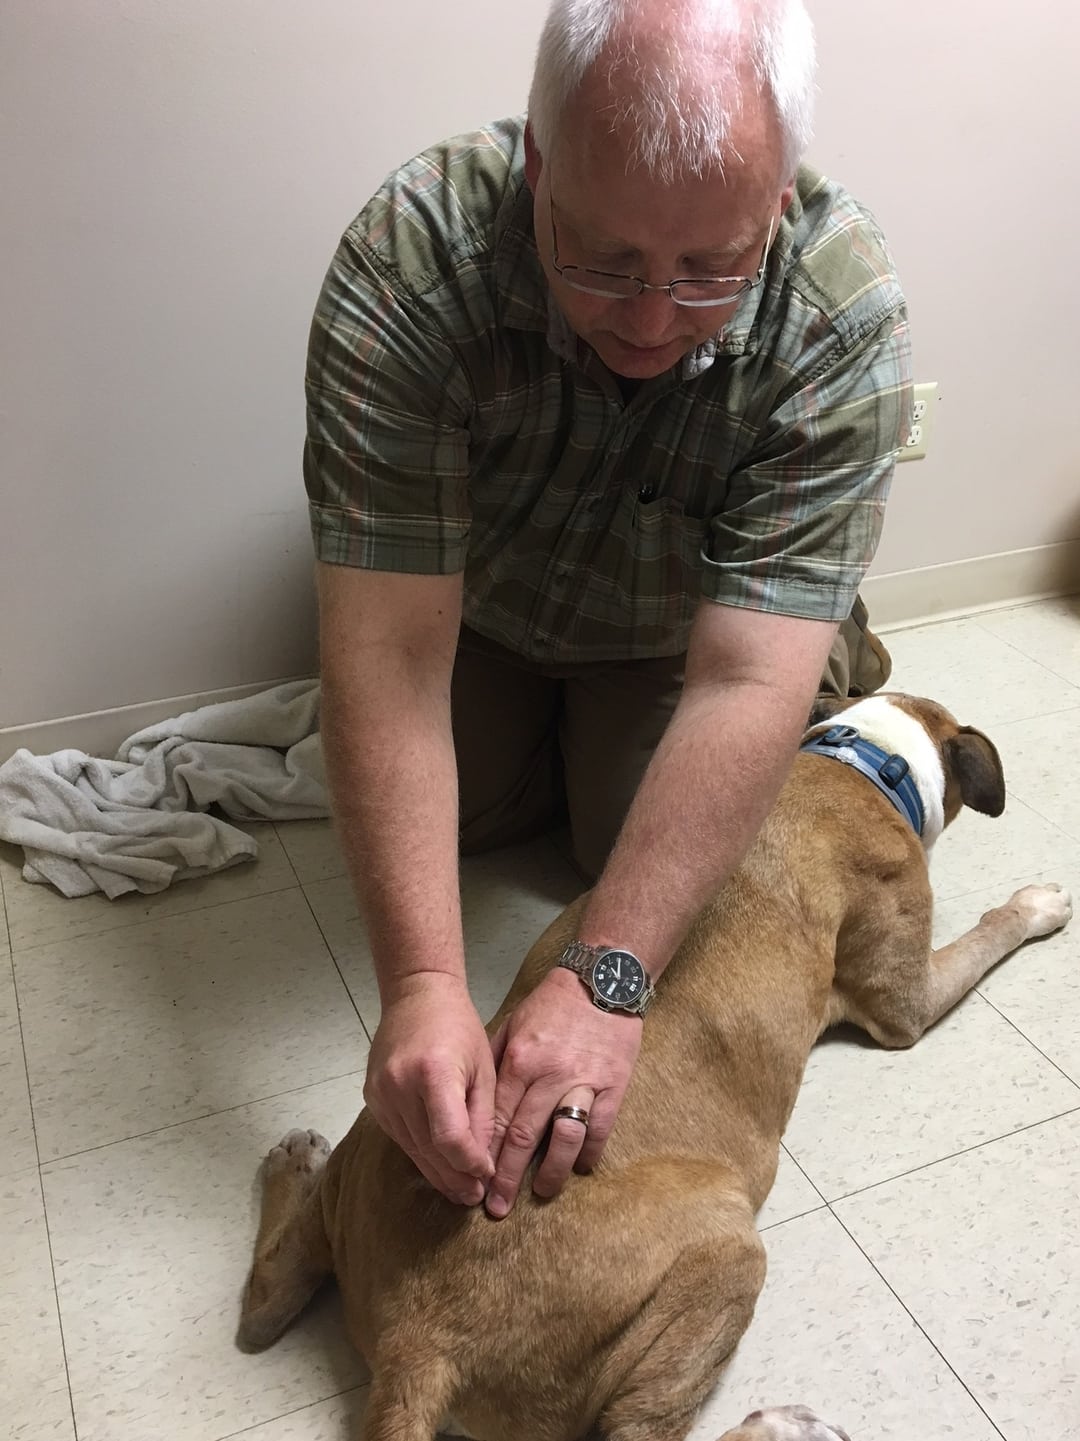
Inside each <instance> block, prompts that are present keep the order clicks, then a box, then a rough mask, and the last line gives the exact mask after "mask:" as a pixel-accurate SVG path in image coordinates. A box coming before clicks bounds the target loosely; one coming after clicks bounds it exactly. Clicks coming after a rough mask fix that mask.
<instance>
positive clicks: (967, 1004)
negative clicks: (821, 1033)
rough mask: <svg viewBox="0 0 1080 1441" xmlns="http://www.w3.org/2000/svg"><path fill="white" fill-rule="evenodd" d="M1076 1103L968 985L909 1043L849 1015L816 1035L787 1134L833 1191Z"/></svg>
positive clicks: (1076, 1090) (1079, 1092)
mask: <svg viewBox="0 0 1080 1441" xmlns="http://www.w3.org/2000/svg"><path fill="white" fill-rule="evenodd" d="M1020 963H1021V958H1020V957H1019V956H1018V957H1016V958H1015V959H1014V961H1013V962H1012V964H1013V965H1018V964H1020ZM944 1097H948V1103H947V1104H945V1103H944V1102H943V1098H944ZM1074 1106H1075V1107H1080V1087H1078V1086H1076V1085H1074V1084H1073V1083H1072V1082H1071V1081H1069V1080H1067V1079H1066V1078H1065V1077H1064V1076H1063V1075H1062V1074H1061V1072H1060V1071H1059V1070H1058V1069H1057V1068H1056V1067H1055V1066H1053V1065H1051V1063H1050V1062H1049V1061H1047V1060H1046V1059H1045V1058H1044V1057H1043V1056H1041V1055H1040V1054H1039V1052H1038V1051H1037V1050H1036V1049H1035V1047H1034V1046H1032V1045H1031V1043H1030V1042H1029V1041H1026V1040H1025V1039H1024V1037H1023V1036H1021V1035H1019V1034H1018V1033H1017V1031H1016V1030H1015V1029H1014V1027H1012V1026H1011V1025H1010V1024H1009V1023H1008V1021H1007V1020H1005V1018H1004V1017H1003V1016H1000V1015H999V1014H998V1013H997V1011H995V1010H994V1008H993V1007H992V1006H990V1005H988V1004H987V1002H986V1001H984V1000H983V998H982V997H981V996H979V995H970V996H968V997H967V998H966V999H965V1000H964V1001H962V1002H961V1004H960V1005H959V1006H957V1007H956V1008H955V1009H954V1010H953V1011H951V1012H950V1013H949V1015H947V1016H946V1017H944V1019H943V1020H941V1021H940V1022H939V1023H938V1025H936V1026H935V1027H934V1028H933V1029H932V1030H930V1031H929V1032H927V1034H926V1035H925V1036H923V1037H922V1039H921V1040H920V1041H919V1042H918V1043H917V1044H916V1045H914V1046H912V1047H911V1048H910V1049H909V1050H902V1051H888V1050H885V1049H884V1048H882V1047H879V1046H878V1045H876V1044H875V1043H874V1042H873V1041H872V1040H870V1038H869V1037H868V1036H864V1035H863V1033H862V1032H861V1031H857V1030H856V1029H855V1028H854V1027H844V1028H841V1029H839V1030H837V1031H836V1032H833V1033H830V1034H828V1035H826V1036H825V1037H823V1039H822V1040H821V1041H820V1042H819V1044H818V1045H817V1046H816V1047H815V1049H814V1051H813V1052H812V1053H811V1057H810V1062H809V1065H808V1066H807V1069H806V1077H805V1079H804V1081H803V1086H802V1090H801V1091H800V1093H799V1099H798V1101H797V1102H796V1103H795V1110H794V1113H793V1114H792V1117H791V1120H790V1122H789V1123H788V1129H787V1133H786V1135H785V1136H784V1144H785V1145H786V1147H787V1149H788V1150H789V1151H790V1152H791V1154H792V1156H794V1158H795V1160H796V1161H798V1163H799V1165H800V1166H801V1167H802V1169H803V1170H804V1171H805V1172H806V1174H807V1175H808V1176H809V1177H810V1179H811V1181H813V1183H814V1185H815V1186H816V1187H817V1189H818V1190H819V1191H820V1192H821V1194H822V1195H823V1196H825V1197H826V1199H828V1200H833V1199H835V1198H836V1197H837V1196H844V1195H847V1194H848V1193H849V1192H851V1191H855V1190H859V1189H861V1188H862V1187H864V1186H872V1185H875V1184H876V1183H877V1182H879V1181H884V1180H887V1179H889V1178H890V1177H892V1176H899V1175H902V1174H903V1173H904V1172H905V1171H910V1170H912V1169H914V1168H915V1167H916V1166H925V1165H928V1164H929V1163H930V1162H932V1161H938V1160H940V1159H941V1158H942V1157H944V1156H950V1155H952V1154H953V1153H954V1152H956V1151H961V1150H964V1149H965V1148H967V1147H968V1146H975V1145H978V1144H979V1143H980V1142H982V1141H987V1140H990V1139H992V1138H993V1137H995V1136H1004V1135H1008V1134H1009V1133H1010V1132H1012V1131H1017V1130H1019V1129H1020V1128H1021V1127H1022V1126H1028V1125H1031V1124H1032V1123H1034V1122H1036V1121H1045V1120H1047V1119H1048V1118H1049V1117H1051V1116H1058V1115H1061V1114H1062V1112H1064V1111H1068V1110H1071V1109H1072V1108H1073V1107H1074Z"/></svg>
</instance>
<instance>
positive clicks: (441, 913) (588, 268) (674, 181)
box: [305, 0, 911, 1217]
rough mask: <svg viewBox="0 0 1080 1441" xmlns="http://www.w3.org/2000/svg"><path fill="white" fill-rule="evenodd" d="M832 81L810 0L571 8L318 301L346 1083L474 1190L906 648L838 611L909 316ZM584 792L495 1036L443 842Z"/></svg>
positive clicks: (353, 230)
mask: <svg viewBox="0 0 1080 1441" xmlns="http://www.w3.org/2000/svg"><path fill="white" fill-rule="evenodd" d="M813 75H814V56H813V38H812V32H811V27H810V22H809V19H808V17H807V14H806V11H805V9H804V7H803V5H802V3H801V0H727V3H725V0H555V3H554V5H553V6H552V10H551V13H550V15H549V18H548V21H547V25H546V27H545V30H544V32H543V37H542V40H541V43H540V50H539V54H538V59H537V65H536V73H535V79H534V83H533V88H532V92H531V95H530V100H529V123H528V125H527V126H526V125H525V124H524V122H522V121H520V120H508V121H504V122H501V123H498V124H494V125H491V126H489V127H487V128H486V129H485V130H482V131H479V132H478V133H476V134H473V135H467V136H463V137H459V138H457V139H455V140H452V141H449V142H447V143H445V144H443V145H439V146H437V147H435V148H434V149H432V150H429V151H427V152H426V153H425V154H424V155H422V156H420V157H419V158H418V159H416V160H413V161H411V162H410V163H409V164H407V165H405V166H403V167H402V169H401V170H399V171H398V172H397V173H396V174H394V175H392V176H391V177H390V178H389V179H388V180H387V181H386V183H385V184H384V186H383V188H382V189H381V190H380V191H379V192H378V194H377V195H376V196H375V197H374V198H373V199H372V200H371V202H370V203H369V204H368V205H367V206H366V207H365V209H364V210H363V211H362V212H361V214H360V216H359V217H358V219H357V220H356V221H355V222H354V223H353V225H351V226H350V227H349V229H348V231H347V232H346V234H345V236H344V238H343V240H342V243H341V246H340V248H339V250H338V253H337V255H336V256H335V259H334V261H333V263H332V265H331V267H330V270H329V273H328V275H327V278H326V282H325V285H324V288H323V292H322V296H321V298H320V302H319V306H318V309H317V312H316V315H315V320H314V324H313V328H312V337H311V346H310V354H309V365H308V374H307V389H308V417H309V420H308V442H307V447H306V451H305V477H306V483H307V488H308V494H309V497H310V502H311V514H312V525H313V531H314V536H315V544H316V552H317V557H318V582H319V601H320V617H321V646H322V677H323V736H324V744H325V750H326V758H327V765H328V773H329V776H330V781H331V787H332V790H333V795H334V801H335V812H336V815H337V819H338V825H339V830H340V834H341V837H342V842H343V845H344V848H345V853H346V856H347V859H348V863H349V867H350V870H351V874H352V878H353V882H354V884H355V887H356V890H357V894H358V897H359V900H360V904H361V909H362V911H363V914H364V916H365V918H366V921H367V925H368V930H369V935H370V938H371V946H372V953H373V956H374V961H375V967H376V971H377V975H378V981H379V988H380V994H381V997H382V1018H381V1021H380V1024H379V1028H378V1031H377V1033H376V1035H375V1038H374V1043H373V1045H372V1050H371V1056H370V1059H369V1065H368V1077H367V1084H366V1088H365V1096H366V1099H367V1102H368V1105H369V1107H370V1108H371V1110H372V1111H373V1113H374V1115H375V1117H376V1119H377V1120H378V1121H379V1123H380V1124H381V1125H382V1126H383V1127H384V1129H385V1130H386V1131H387V1132H388V1133H389V1134H390V1135H391V1136H393V1137H394V1139H395V1140H397V1141H398V1143H399V1144H400V1145H401V1146H402V1147H403V1148H404V1149H405V1150H406V1151H407V1152H408V1154H409V1155H410V1156H411V1157H412V1158H413V1160H414V1161H415V1162H416V1164H417V1166H418V1167H419V1169H420V1170H421V1171H422V1172H423V1174H424V1175H425V1176H426V1177H427V1178H428V1180H429V1181H431V1183H432V1184H433V1185H434V1186H436V1187H437V1188H438V1189H439V1190H440V1191H442V1192H443V1193H444V1194H445V1195H447V1196H449V1197H451V1198H452V1199H455V1200H457V1201H460V1202H461V1203H462V1204H466V1205H469V1204H478V1203H479V1202H480V1201H481V1200H483V1199H485V1197H486V1205H487V1208H488V1211H489V1213H490V1214H491V1215H493V1216H496V1217H498V1216H501V1215H505V1214H506V1212H507V1211H508V1210H509V1209H510V1207H511V1206H512V1205H513V1203H514V1199H515V1197H516V1195H517V1192H518V1189H519V1187H520V1184H521V1181H522V1178H523V1176H524V1174H525V1172H526V1170H527V1168H528V1166H529V1164H530V1162H531V1160H532V1158H533V1156H534V1155H535V1154H536V1153H537V1151H538V1149H539V1148H540V1147H541V1146H542V1145H543V1143H544V1141H545V1138H546V1140H547V1146H546V1151H545V1154H544V1159H543V1160H542V1162H541V1164H540V1166H539V1168H538V1170H537V1172H536V1175H535V1177H534V1179H533V1187H534V1190H535V1191H536V1192H537V1193H539V1194H541V1195H553V1194H555V1193H556V1192H557V1191H558V1190H559V1189H560V1188H561V1186H562V1185H563V1183H564V1182H565V1180H566V1178H567V1176H568V1175H569V1173H570V1171H571V1169H572V1168H573V1167H575V1166H576V1167H578V1168H579V1169H587V1168H589V1167H591V1166H593V1165H595V1164H596V1162H597V1160H598V1159H599V1156H600V1154H601V1152H602V1150H603V1146H604V1143H605V1141H606V1139H607V1136H608V1134H609V1133H610V1131H611V1128H612V1125H613V1124H614V1121H615V1117H616V1115H617V1112H618V1109H619V1105H620V1103H621V1100H622V1097H623V1094H624V1093H625V1090H626V1087H627V1084H628V1082H629V1079H630V1075H631V1072H632V1069H633V1065H634V1061H635V1058H636V1056H637V1052H638V1047H639V1044H640V1033H641V1027H642V1025H643V1024H646V1025H647V1024H649V1022H648V1020H647V1019H643V1017H644V1011H645V1008H646V1006H647V1004H648V1001H649V1000H650V999H651V996H652V992H653V987H654V986H656V985H657V984H659V986H660V988H661V989H662V987H663V981H662V979H661V977H662V972H663V970H664V967H665V966H666V965H667V964H668V962H669V960H670V959H671V957H672V955H673V954H674V952H675V950H676V948H677V946H678V944H679V942H680V940H681V939H682V937H683V935H684V933H685V931H686V930H687V928H688V926H689V924H690V923H691V921H692V920H693V918H694V916H695V914H696V913H697V912H698V910H699V909H700V908H701V906H702V905H703V904H704V903H705V901H706V900H707V899H708V898H709V896H710V895H712V894H714V893H715V892H716V890H717V888H718V887H719V886H720V885H721V884H722V883H723V881H724V879H725V878H726V876H727V875H728V874H729V873H730V872H731V870H732V869H733V868H734V867H735V866H736V865H737V863H738V862H739V860H740V859H741V857H742V855H743V854H744V852H745V850H746V848H747V847H748V845H749V844H750V842H751V840H752V839H753V837H754V835H755V833H756V832H757V830H758V828H759V826H760V824H761V822H762V820H763V819H764V816H765V814H766V812H767V811H768V809H769V807H770V806H771V804H772V802H773V800H774V798H775V797H776V795H777V793H778V791H779V788H780V786H781V783H782V781H783V779H784V776H785V774H786V771H787V769H788V767H789V765H790V763H791V760H792V758H793V756H794V754H795V750H796V747H797V744H798V740H799V737H800V734H801V732H802V730H803V727H804V725H805V722H806V717H807V714H808V712H809V709H810V706H811V703H812V700H813V697H814V694H815V691H816V690H818V688H819V685H821V686H824V687H825V688H826V689H831V690H833V691H835V692H838V693H840V694H846V693H848V692H849V691H850V692H852V693H859V692H860V691H866V690H871V689H874V688H875V687H876V686H877V685H879V684H881V683H882V682H883V681H884V679H885V678H886V676H887V665H888V661H887V657H885V656H883V654H882V652H881V650H880V647H876V646H875V643H874V642H873V640H872V637H869V636H868V634H867V633H866V631H865V628H864V626H863V625H862V624H861V619H862V618H861V616H860V615H859V612H858V610H857V609H856V613H855V619H854V620H852V610H853V606H857V589H858V585H859V582H860V580H861V578H862V576H863V574H864V572H865V569H866V567H867V565H868V564H869V562H870V560H871V558H872V556H873V552H874V549H875V547H876V544H877V541H878V536H879V533H880V527H881V521H882V513H883V508H884V504H885V497H886V493H887V490H888V486H889V482H890V479H891V476H892V470H893V465H894V461H895V453H896V450H897V447H898V446H899V444H900V441H901V437H902V435H903V433H904V431H905V428H906V426H907V424H908V421H909V416H910V397H911V379H910V362H909V346H908V332H907V319H906V313H905V308H904V301H903V296H902V293H901V290H900V287H899V284H898V282H897V279H896V275H895V272H894V269H893V265H892V262H891V259H890V257H889V254H888V251H887V249H886V247H885V243H884V241H883V239H882V237H881V235H880V233H879V231H878V229H877V227H876V225H875V224H874V221H873V220H872V218H871V217H870V216H869V215H868V214H867V212H866V211H865V210H864V209H862V207H860V206H859V205H858V204H857V203H856V201H855V200H853V199H852V197H851V196H850V195H848V194H847V193H846V192H845V191H844V190H842V189H841V188H840V187H839V186H838V185H836V184H834V183H832V182H831V181H828V180H826V179H825V178H824V177H822V176H821V175H818V174H816V173H815V172H813V171H812V170H810V169H808V168H806V167H801V166H800V157H801V155H802V153H803V150H804V147H805V144H806V141H807V138H808V135H809V133H810V124H811V109H812V96H813V84H814V80H813ZM838 624H840V625H841V630H840V635H839V639H838V630H837V627H838ZM823 671H824V673H825V679H824V681H822V680H821V677H822V674H823ZM566 812H568V815H569V822H570V827H571V836H572V841H573V846H574V851H575V854H576V856H577V858H578V862H579V864H580V866H581V868H582V870H583V871H585V872H587V873H588V874H589V875H590V876H596V877H598V879H597V881H596V884H595V886H594V888H593V890H592V892H591V895H590V897H589V899H588V902H587V904H586V907H585V910H584V912H583V915H582V920H581V926H580V930H579V933H578V935H577V936H576V937H575V942H574V944H573V945H571V946H569V947H568V950H567V953H566V954H565V956H564V957H563V960H562V962H561V963H560V965H559V966H558V967H556V968H555V969H554V970H553V971H552V972H551V973H550V974H549V975H548V976H547V977H546V978H545V980H544V981H543V982H542V983H541V985H540V986H539V987H538V988H537V989H536V990H535V991H534V992H533V993H532V994H531V995H529V996H528V997H526V998H525V999H524V1000H522V1002H521V1003H520V1004H519V1005H518V1006H517V1008H516V1009H515V1011H514V1012H513V1014H512V1016H511V1018H510V1020H509V1022H508V1024H507V1025H506V1026H505V1027H504V1028H503V1031H502V1033H501V1034H500V1035H499V1036H498V1037H496V1038H495V1041H494V1042H493V1043H492V1044H491V1045H489V1043H488V1040H487V1038H486V1036H485V1033H484V1030H483V1027H482V1025H481V1021H480V1018H479V1017H478V1016H477V1014H476V1011H475V1009H474V1007H473V1004H472V1002H471V1000H470V998H469V994H468V991H467V988H466V983H465V954H464V944H463V940H462V931H461V911H460V899H459V888H458V864H457V857H458V849H459V843H460V845H461V848H462V849H464V850H477V849H482V848H484V847H485V846H490V845H497V844H502V843H505V842H508V841H511V840H513V839H520V838H523V837H525V836H528V835H531V834H535V833H537V832H538V831H540V830H542V829H544V828H545V827H548V826H550V825H552V824H554V823H556V822H557V821H558V820H559V818H560V816H561V815H562V814H564V813H566Z"/></svg>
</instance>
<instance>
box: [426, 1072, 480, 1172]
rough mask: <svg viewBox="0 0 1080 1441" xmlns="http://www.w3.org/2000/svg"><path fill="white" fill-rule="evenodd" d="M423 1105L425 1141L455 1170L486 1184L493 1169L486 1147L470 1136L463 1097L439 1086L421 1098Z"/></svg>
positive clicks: (467, 1113) (468, 1115)
mask: <svg viewBox="0 0 1080 1441" xmlns="http://www.w3.org/2000/svg"><path fill="white" fill-rule="evenodd" d="M423 1106H424V1122H425V1129H426V1132H427V1138H428V1139H429V1140H430V1143H431V1146H432V1147H433V1148H434V1149H435V1151H436V1152H437V1153H438V1154H439V1155H440V1156H441V1157H442V1159H443V1161H444V1162H445V1163H446V1164H447V1165H448V1166H449V1167H451V1168H452V1169H453V1170H454V1171H457V1172H461V1173H463V1174H464V1175H466V1176H470V1177H475V1178H476V1179H477V1180H479V1181H486V1180H487V1179H488V1178H489V1177H490V1176H491V1175H492V1173H493V1171H494V1169H495V1168H494V1166H493V1165H492V1162H491V1157H490V1156H489V1155H488V1152H487V1147H486V1146H484V1145H482V1144H481V1142H480V1141H479V1140H478V1139H477V1137H476V1136H475V1135H474V1134H473V1128H472V1117H471V1116H470V1114H469V1108H468V1105H467V1104H466V1100H465V1096H464V1094H463V1093H460V1092H458V1091H457V1089H456V1088H455V1089H453V1090H451V1089H450V1088H449V1087H439V1088H437V1089H435V1090H433V1091H432V1092H431V1093H430V1094H429V1095H427V1096H425V1097H424V1098H423ZM478 1199H479V1198H478Z"/></svg>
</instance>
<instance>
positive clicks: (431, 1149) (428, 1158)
mask: <svg viewBox="0 0 1080 1441" xmlns="http://www.w3.org/2000/svg"><path fill="white" fill-rule="evenodd" d="M399 1129H400V1131H401V1132H403V1134H402V1135H399V1136H395V1137H394V1139H395V1140H396V1141H397V1143H398V1145H399V1146H400V1147H401V1149H402V1150H403V1151H404V1152H405V1154H406V1155H407V1156H408V1157H409V1159H410V1160H411V1161H412V1163H413V1165H414V1166H415V1167H416V1169H417V1170H418V1171H419V1172H420V1174H421V1175H422V1176H423V1178H424V1180H425V1181H427V1182H428V1183H429V1185H432V1186H434V1187H435V1189H436V1191H439V1192H440V1193H441V1194H442V1195H444V1196H445V1197H446V1199H447V1200H448V1201H454V1202H456V1203H457V1204H458V1205H460V1206H477V1205H479V1204H480V1202H481V1201H482V1200H483V1199H484V1187H483V1183H482V1182H481V1181H479V1180H477V1178H476V1177H475V1176H472V1175H470V1174H468V1173H467V1172H465V1171H460V1170H458V1169H456V1168H455V1167H454V1166H453V1165H451V1164H450V1162H449V1161H447V1160H446V1159H445V1158H444V1157H443V1156H442V1154H441V1153H440V1152H439V1151H438V1150H437V1148H436V1147H435V1146H434V1145H433V1144H432V1140H431V1133H430V1130H429V1126H428V1116H427V1111H426V1110H425V1108H424V1105H423V1102H422V1101H421V1100H420V1098H419V1097H417V1098H416V1099H415V1101H414V1102H413V1104H412V1106H411V1107H410V1108H409V1110H408V1111H407V1112H405V1113H403V1114H402V1116H401V1117H400V1120H399Z"/></svg>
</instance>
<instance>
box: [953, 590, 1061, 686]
mask: <svg viewBox="0 0 1080 1441" xmlns="http://www.w3.org/2000/svg"><path fill="white" fill-rule="evenodd" d="M977 623H978V624H979V625H980V626H981V627H982V628H983V630H988V631H989V632H990V634H991V635H996V636H997V637H998V639H999V640H1003V641H1006V642H1007V643H1008V644H1009V645H1011V646H1014V647H1015V648H1016V650H1018V651H1019V652H1020V654H1021V655H1024V656H1026V657H1027V658H1028V659H1029V660H1033V661H1035V662H1037V663H1038V664H1039V665H1042V666H1045V667H1046V669H1047V670H1050V671H1053V672H1054V674H1055V675H1059V676H1061V677H1062V678H1063V679H1064V680H1067V681H1069V682H1070V683H1071V684H1072V685H1075V686H1080V597H1078V596H1075V595H1070V596H1062V597H1061V598H1059V599H1057V600H1044V601H1039V602H1038V603H1037V604H1035V605H1020V606H1016V607H1014V608H1013V609H1011V610H996V611H988V612H986V613H985V614H983V615H980V616H979V617H978V618H977Z"/></svg>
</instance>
